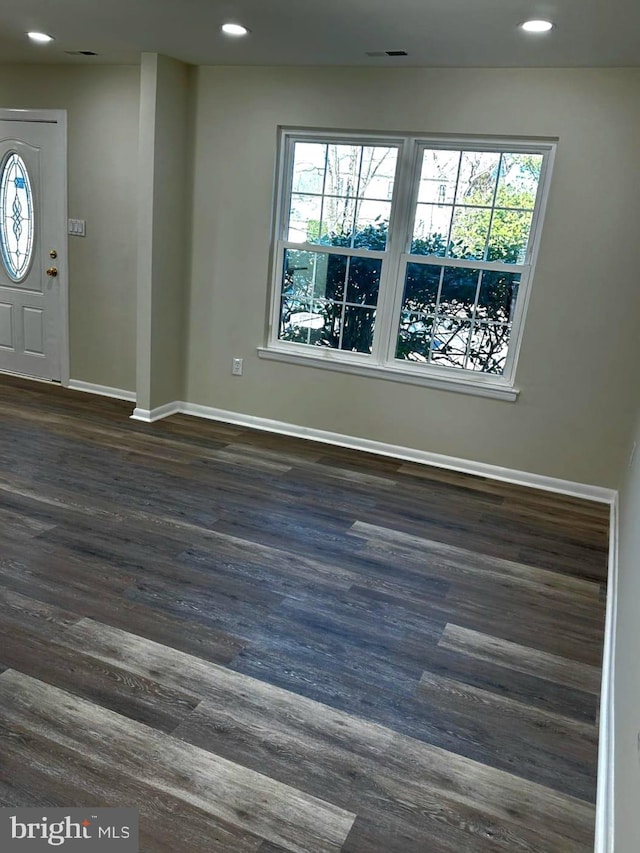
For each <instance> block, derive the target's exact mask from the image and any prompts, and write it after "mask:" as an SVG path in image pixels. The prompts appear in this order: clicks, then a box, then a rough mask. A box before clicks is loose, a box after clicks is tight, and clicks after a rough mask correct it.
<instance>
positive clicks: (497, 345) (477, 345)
mask: <svg viewBox="0 0 640 853" xmlns="http://www.w3.org/2000/svg"><path fill="white" fill-rule="evenodd" d="M510 337H511V326H509V325H502V324H500V323H479V324H478V325H477V326H476V327H475V329H474V332H473V335H472V340H471V347H470V350H469V360H468V362H467V369H469V370H477V371H481V372H483V373H495V374H501V373H503V372H504V368H505V364H506V361H507V352H508V350H509V339H510Z"/></svg>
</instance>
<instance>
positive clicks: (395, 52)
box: [366, 50, 409, 56]
mask: <svg viewBox="0 0 640 853" xmlns="http://www.w3.org/2000/svg"><path fill="white" fill-rule="evenodd" d="M366 55H367V56H408V55H409V54H408V53H407V51H406V50H367V51H366Z"/></svg>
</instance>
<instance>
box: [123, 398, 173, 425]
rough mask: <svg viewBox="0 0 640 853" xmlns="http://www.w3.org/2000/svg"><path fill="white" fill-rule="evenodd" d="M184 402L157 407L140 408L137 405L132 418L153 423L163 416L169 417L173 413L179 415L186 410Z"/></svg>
mask: <svg viewBox="0 0 640 853" xmlns="http://www.w3.org/2000/svg"><path fill="white" fill-rule="evenodd" d="M183 407H184V403H177V402H176V403H165V404H164V406H156V408H155V409H139V408H138V407H137V406H136V408H135V409H134V410H133V414H132V415H131V420H133V421H143V422H144V423H147V424H152V423H153V422H154V421H160V420H162V418H168V417H170V416H171V415H179V414H181V413H182V412H184V408H183Z"/></svg>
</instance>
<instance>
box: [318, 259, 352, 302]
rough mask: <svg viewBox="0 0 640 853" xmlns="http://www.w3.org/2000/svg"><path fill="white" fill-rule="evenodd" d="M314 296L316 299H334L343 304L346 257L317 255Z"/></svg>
mask: <svg viewBox="0 0 640 853" xmlns="http://www.w3.org/2000/svg"><path fill="white" fill-rule="evenodd" d="M314 257H315V258H316V259H317V260H316V268H315V275H314V280H313V295H314V297H315V298H316V299H333V300H336V301H337V302H342V300H343V299H344V283H345V279H346V276H347V260H348V259H347V256H346V255H326V254H320V253H318V254H315V255H314Z"/></svg>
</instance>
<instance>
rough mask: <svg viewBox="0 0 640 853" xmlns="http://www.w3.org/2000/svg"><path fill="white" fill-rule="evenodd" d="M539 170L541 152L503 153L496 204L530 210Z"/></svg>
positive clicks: (535, 192)
mask: <svg viewBox="0 0 640 853" xmlns="http://www.w3.org/2000/svg"><path fill="white" fill-rule="evenodd" d="M541 170H542V154H503V155H502V168H501V170H500V180H499V181H498V194H497V196H496V206H497V207H525V208H528V209H530V210H532V209H533V207H534V205H535V202H536V195H537V192H538V184H539V183H540V172H541Z"/></svg>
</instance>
